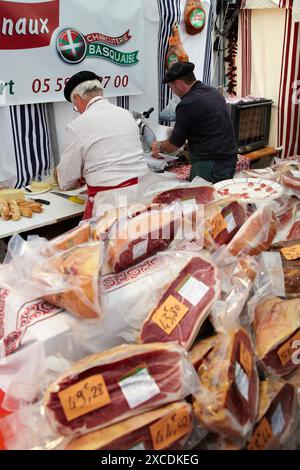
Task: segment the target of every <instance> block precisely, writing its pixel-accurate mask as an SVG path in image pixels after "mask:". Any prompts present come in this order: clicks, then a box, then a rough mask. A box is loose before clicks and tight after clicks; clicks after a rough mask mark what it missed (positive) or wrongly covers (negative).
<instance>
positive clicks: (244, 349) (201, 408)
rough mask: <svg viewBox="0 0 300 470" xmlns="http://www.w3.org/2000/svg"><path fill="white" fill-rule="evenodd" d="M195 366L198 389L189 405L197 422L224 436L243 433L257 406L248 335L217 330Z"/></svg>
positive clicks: (256, 392) (252, 359) (252, 356)
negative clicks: (197, 366)
mask: <svg viewBox="0 0 300 470" xmlns="http://www.w3.org/2000/svg"><path fill="white" fill-rule="evenodd" d="M212 341H213V345H212V347H211V348H210V349H209V351H208V353H207V354H206V355H205V356H204V358H202V362H201V363H200V366H199V368H198V375H199V378H200V390H199V392H197V393H196V394H194V402H193V408H194V412H195V415H196V417H197V418H198V419H199V421H200V424H201V425H202V426H203V427H204V428H206V429H208V430H210V431H211V432H215V433H217V434H220V435H222V436H225V437H227V436H228V437H245V436H246V435H247V434H248V432H249V431H250V430H251V429H252V426H253V424H254V421H255V418H256V413H257V406H258V382H259V381H258V374H257V370H256V364H255V356H254V352H253V347H252V344H251V340H250V338H249V335H248V334H247V333H246V332H245V330H243V329H238V330H235V331H231V332H230V334H229V333H226V334H224V333H218V336H217V338H215V337H213V339H212Z"/></svg>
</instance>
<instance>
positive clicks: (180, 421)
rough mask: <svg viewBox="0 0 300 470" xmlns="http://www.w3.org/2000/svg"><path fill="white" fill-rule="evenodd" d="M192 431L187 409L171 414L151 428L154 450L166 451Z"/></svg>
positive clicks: (183, 408)
mask: <svg viewBox="0 0 300 470" xmlns="http://www.w3.org/2000/svg"><path fill="white" fill-rule="evenodd" d="M191 431H192V419H191V416H190V414H189V412H188V409H187V408H186V407H182V408H180V409H179V410H178V411H175V412H173V413H169V414H168V415H167V416H165V417H164V418H162V419H160V420H159V421H157V422H156V423H155V424H152V426H150V434H151V437H152V442H153V449H154V450H161V449H166V448H167V447H169V446H170V445H171V444H172V443H173V442H175V441H178V439H180V438H181V437H183V436H185V435H186V434H188V433H190V432H191Z"/></svg>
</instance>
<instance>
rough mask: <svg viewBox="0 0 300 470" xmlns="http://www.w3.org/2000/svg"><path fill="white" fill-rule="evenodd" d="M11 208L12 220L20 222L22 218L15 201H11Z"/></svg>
mask: <svg viewBox="0 0 300 470" xmlns="http://www.w3.org/2000/svg"><path fill="white" fill-rule="evenodd" d="M9 208H10V213H11V218H12V220H19V219H20V218H21V212H20V208H19V206H18V204H17V202H16V200H15V199H12V200H11V201H10V203H9Z"/></svg>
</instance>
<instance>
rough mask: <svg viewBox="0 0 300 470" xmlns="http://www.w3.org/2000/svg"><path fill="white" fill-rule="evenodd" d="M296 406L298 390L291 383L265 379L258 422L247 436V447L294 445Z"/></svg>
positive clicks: (268, 448)
mask: <svg viewBox="0 0 300 470" xmlns="http://www.w3.org/2000/svg"><path fill="white" fill-rule="evenodd" d="M297 408H298V407H297V395H296V389H295V387H294V386H293V385H292V384H290V383H285V382H283V381H279V380H277V381H276V380H264V381H262V382H261V383H260V397H259V411H258V418H257V423H256V425H255V428H254V430H253V432H252V434H251V436H250V437H249V439H248V443H247V446H246V448H247V450H270V449H273V450H280V449H282V448H295V444H296V442H295V439H294V437H295V436H293V434H294V431H295V425H296V419H297Z"/></svg>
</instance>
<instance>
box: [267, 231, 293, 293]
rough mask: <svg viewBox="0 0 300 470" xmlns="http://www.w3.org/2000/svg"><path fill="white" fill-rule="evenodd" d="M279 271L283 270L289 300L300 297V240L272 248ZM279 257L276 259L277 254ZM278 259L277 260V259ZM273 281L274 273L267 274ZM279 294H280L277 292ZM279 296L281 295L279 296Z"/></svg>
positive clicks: (286, 242)
mask: <svg viewBox="0 0 300 470" xmlns="http://www.w3.org/2000/svg"><path fill="white" fill-rule="evenodd" d="M271 251H272V252H273V255H271V254H270V255H267V254H265V256H274V259H275V261H274V264H275V262H276V266H277V270H281V272H282V277H283V278H284V296H285V297H287V298H293V297H299V296H300V240H298V241H283V242H281V243H278V244H276V245H273V246H272V247H271ZM274 252H275V253H276V254H277V257H276V254H275V253H274ZM275 257H276V258H275ZM266 275H267V276H269V278H271V280H272V276H274V274H273V271H271V272H270V270H269V272H267V273H266ZM277 294H278V292H277ZM278 295H279V294H278Z"/></svg>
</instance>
